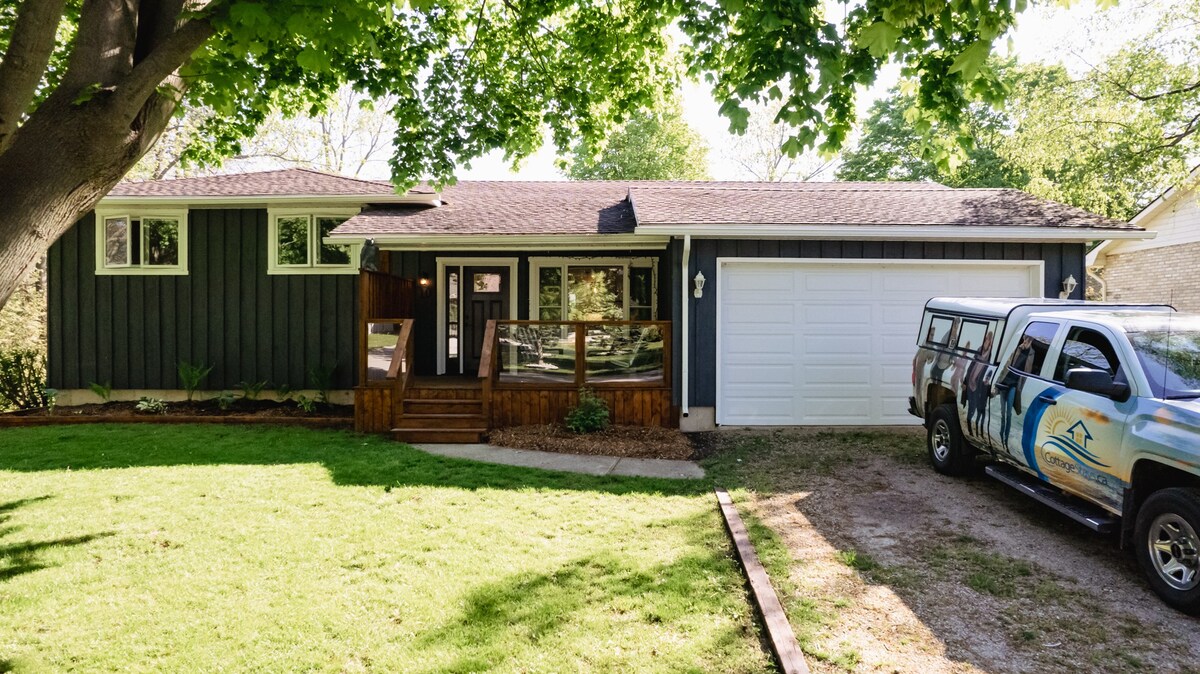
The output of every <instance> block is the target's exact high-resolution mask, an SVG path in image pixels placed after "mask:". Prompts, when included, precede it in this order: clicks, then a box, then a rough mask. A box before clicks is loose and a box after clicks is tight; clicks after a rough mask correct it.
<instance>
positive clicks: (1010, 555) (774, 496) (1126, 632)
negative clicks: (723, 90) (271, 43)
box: [709, 428, 1200, 674]
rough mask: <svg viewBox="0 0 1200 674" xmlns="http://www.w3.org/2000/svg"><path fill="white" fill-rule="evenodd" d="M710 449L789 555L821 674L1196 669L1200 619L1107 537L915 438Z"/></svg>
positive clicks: (722, 439)
mask: <svg viewBox="0 0 1200 674" xmlns="http://www.w3.org/2000/svg"><path fill="white" fill-rule="evenodd" d="M710 443H711V444H713V445H714V447H713V449H715V450H717V457H716V458H714V459H713V460H712V461H710V465H709V468H710V470H711V471H712V472H713V474H714V475H716V476H717V477H718V480H720V481H724V482H726V483H727V486H734V487H741V488H743V491H742V492H741V496H742V501H741V503H739V505H740V506H741V507H742V508H743V511H745V510H749V511H750V512H751V513H752V514H753V515H754V516H756V517H757V518H758V519H759V520H761V521H762V522H763V523H765V524H766V525H768V526H769V527H770V528H771V529H772V530H773V531H774V532H775V533H776V534H777V535H778V537H779V540H780V541H782V543H783V544H784V545H786V547H787V550H788V551H789V552H790V554H791V562H790V565H789V566H790V568H789V569H788V570H789V571H790V573H789V574H788V575H789V577H788V578H786V579H779V580H776V581H775V582H776V584H777V585H780V586H781V590H782V592H783V594H784V595H785V599H784V601H785V604H786V606H787V611H788V615H789V618H790V619H791V621H792V623H793V625H794V626H795V628H796V630H797V633H798V634H799V636H800V638H801V641H802V644H803V646H804V649H805V652H806V653H807V654H808V655H809V662H810V665H811V666H812V668H813V669H814V670H815V671H818V672H820V671H828V672H836V671H854V672H876V671H878V672H921V673H923V674H928V673H933V672H1127V671H1146V670H1156V671H1160V672H1200V620H1197V619H1193V618H1188V617H1186V616H1184V615H1182V614H1180V613H1177V612H1175V611H1174V610H1172V609H1170V608H1168V607H1166V606H1165V605H1163V604H1162V603H1160V602H1159V600H1158V598H1157V597H1156V596H1155V595H1154V594H1153V593H1152V592H1151V591H1150V589H1149V587H1148V586H1147V585H1146V583H1145V582H1144V581H1143V580H1142V576H1141V574H1140V572H1139V571H1138V569H1137V566H1136V564H1135V562H1134V560H1133V558H1132V556H1130V555H1129V554H1127V553H1125V552H1122V551H1121V550H1119V549H1117V547H1116V543H1115V541H1114V539H1113V538H1110V537H1107V536H1101V535H1097V534H1093V533H1092V532H1090V531H1088V530H1087V529H1084V528H1083V527H1081V526H1079V525H1077V524H1075V523H1073V522H1071V521H1070V520H1067V519H1066V518H1064V517H1062V516H1060V515H1058V514H1057V513H1055V512H1053V511H1051V510H1049V509H1048V508H1046V507H1044V506H1042V505H1040V504H1038V503H1036V502H1034V501H1032V500H1030V499H1027V498H1026V497H1023V496H1021V495H1019V494H1017V493H1016V492H1014V491H1012V490H1011V489H1009V488H1007V487H1005V486H1003V485H1001V484H999V483H997V482H995V481H993V480H991V479H990V478H987V477H984V476H982V474H980V476H978V477H974V478H966V479H956V478H948V477H944V476H942V475H939V474H937V473H935V472H933V470H932V469H931V468H929V467H928V465H927V464H926V462H925V457H924V453H923V452H924V435H923V430H922V429H919V428H918V429H914V430H911V431H909V430H900V431H894V432H870V433H866V432H846V431H839V432H831V431H788V432H780V431H775V432H770V431H765V432H750V431H725V432H722V433H718V434H713V436H712V437H711V438H710ZM785 564H786V562H785Z"/></svg>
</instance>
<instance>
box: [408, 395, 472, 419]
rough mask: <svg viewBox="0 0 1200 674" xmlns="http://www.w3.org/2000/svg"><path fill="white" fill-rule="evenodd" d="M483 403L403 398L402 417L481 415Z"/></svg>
mask: <svg viewBox="0 0 1200 674" xmlns="http://www.w3.org/2000/svg"><path fill="white" fill-rule="evenodd" d="M481 413H483V401H482V400H479V399H478V398H476V399H474V400H433V399H429V398H405V400H404V416H415V415H421V414H481Z"/></svg>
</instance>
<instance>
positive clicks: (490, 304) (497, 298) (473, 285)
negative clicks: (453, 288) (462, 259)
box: [461, 267, 510, 375]
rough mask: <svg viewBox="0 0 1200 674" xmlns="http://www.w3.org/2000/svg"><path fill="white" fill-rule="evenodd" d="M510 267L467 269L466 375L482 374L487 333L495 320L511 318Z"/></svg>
mask: <svg viewBox="0 0 1200 674" xmlns="http://www.w3.org/2000/svg"><path fill="white" fill-rule="evenodd" d="M509 280H510V279H509V278H508V267H463V279H462V285H461V287H462V295H463V303H462V307H463V316H462V340H463V348H462V358H463V372H464V373H465V374H470V375H473V374H475V373H476V372H478V371H479V357H480V355H481V354H482V353H483V333H484V331H485V330H487V322H488V321H489V320H492V319H500V318H508V317H509V313H508V312H509V306H508V284H509Z"/></svg>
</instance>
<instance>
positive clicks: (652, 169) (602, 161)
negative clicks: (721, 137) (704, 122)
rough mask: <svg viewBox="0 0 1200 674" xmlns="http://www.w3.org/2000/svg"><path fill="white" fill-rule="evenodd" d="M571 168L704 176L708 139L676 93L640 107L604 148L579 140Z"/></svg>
mask: <svg viewBox="0 0 1200 674" xmlns="http://www.w3.org/2000/svg"><path fill="white" fill-rule="evenodd" d="M566 173H567V175H568V176H569V177H570V178H571V179H573V180H705V179H707V178H708V177H709V176H708V145H707V144H706V143H705V141H704V138H703V137H701V136H700V134H698V133H696V131H695V130H694V129H692V127H690V126H688V123H687V120H685V119H684V118H683V106H682V104H681V103H680V100H679V97H678V95H674V96H670V97H668V98H667V99H666V100H664V101H663V102H662V104H660V105H658V106H655V108H652V109H649V110H639V111H638V112H635V113H634V114H633V116H632V117H631V118H630V120H629V121H628V122H627V123H626V124H625V125H624V126H623V127H621V128H620V129H618V130H617V131H614V132H613V133H612V134H611V136H610V137H609V138H608V142H607V143H606V144H605V145H604V147H603V148H602V149H600V150H599V151H597V150H596V149H595V148H593V147H591V146H589V145H584V144H580V145H577V146H576V147H575V150H574V152H572V156H571V160H570V162H569V163H568V165H567V168H566Z"/></svg>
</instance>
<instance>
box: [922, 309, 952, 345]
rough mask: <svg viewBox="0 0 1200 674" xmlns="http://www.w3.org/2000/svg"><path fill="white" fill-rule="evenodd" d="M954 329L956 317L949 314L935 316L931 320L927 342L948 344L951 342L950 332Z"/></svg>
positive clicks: (926, 337)
mask: <svg viewBox="0 0 1200 674" xmlns="http://www.w3.org/2000/svg"><path fill="white" fill-rule="evenodd" d="M953 331H954V319H953V318H950V317H949V316H934V317H933V319H932V320H931V321H930V322H929V333H928V334H927V335H926V336H925V343H926V344H937V345H941V346H946V345H948V344H950V333H951V332H953Z"/></svg>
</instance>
